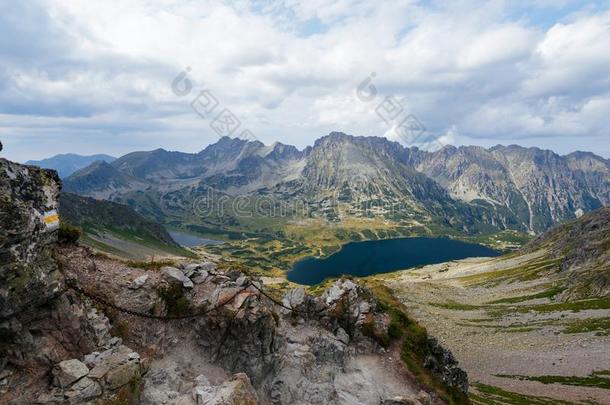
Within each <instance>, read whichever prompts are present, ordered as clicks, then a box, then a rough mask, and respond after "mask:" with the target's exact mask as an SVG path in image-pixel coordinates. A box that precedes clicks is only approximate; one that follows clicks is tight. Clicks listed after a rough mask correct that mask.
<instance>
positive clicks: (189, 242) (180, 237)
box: [167, 230, 224, 247]
mask: <svg viewBox="0 0 610 405" xmlns="http://www.w3.org/2000/svg"><path fill="white" fill-rule="evenodd" d="M167 232H168V233H169V236H171V237H172V239H173V240H174V241H176V243H178V244H179V245H181V246H185V247H195V246H201V245H219V244H221V243H224V242H223V241H221V240H214V239H205V238H202V237H200V236H197V235H192V234H190V233H184V232H179V231H169V230H168V231H167Z"/></svg>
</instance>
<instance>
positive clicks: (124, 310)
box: [66, 279, 252, 321]
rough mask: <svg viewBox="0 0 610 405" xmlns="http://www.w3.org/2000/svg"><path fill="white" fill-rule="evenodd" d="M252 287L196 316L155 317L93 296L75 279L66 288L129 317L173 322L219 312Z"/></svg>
mask: <svg viewBox="0 0 610 405" xmlns="http://www.w3.org/2000/svg"><path fill="white" fill-rule="evenodd" d="M250 285H252V283H250V282H248V284H247V285H246V286H245V287H243V288H242V289H241V290H239V291H238V292H236V293H235V294H233V295H232V296H231V297H230V298H229V299H228V300H226V301H224V302H222V303H221V304H219V305H217V306H215V307H212V308H208V309H206V310H204V311H200V312H197V313H194V314H185V315H154V314H149V313H146V312H140V311H134V310H132V309H128V308H123V307H120V306H118V305H116V304H114V303H112V302H109V301H107V300H105V299H104V298H101V297H99V296H96V295H94V294H91V293H90V292H88V291H85V290H83V289H82V288H80V287H79V286H78V285H76V281H75V280H73V279H70V280H66V286H67V287H68V288H70V289H71V290H73V291H75V292H77V293H79V294H81V295H83V296H85V297H87V298H89V299H91V300H92V301H94V302H96V303H98V304H100V305H102V306H105V307H107V308H111V309H114V310H116V311H119V312H122V313H125V314H128V315H133V316H138V317H140V318H148V319H156V320H160V321H171V320H178V319H189V318H197V317H200V316H204V315H207V314H209V313H211V312H213V311H217V310H219V309H221V308H222V307H224V306H226V305H228V304H229V303H231V302H232V301H233V300H234V299H235V298H236V297H237V296H238V295H239V294H241V293H242V292H244V291H245V290H246V289H247V288H248V287H249V286H250Z"/></svg>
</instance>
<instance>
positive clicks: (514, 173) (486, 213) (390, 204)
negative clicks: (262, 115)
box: [64, 132, 610, 234]
mask: <svg viewBox="0 0 610 405" xmlns="http://www.w3.org/2000/svg"><path fill="white" fill-rule="evenodd" d="M64 190H65V191H68V192H73V193H77V194H81V195H86V196H91V197H95V198H98V199H108V200H113V201H117V202H122V203H126V204H128V205H130V206H132V207H133V208H135V209H136V210H137V211H139V212H140V213H141V214H143V215H145V216H147V217H149V218H152V219H155V220H157V221H160V222H163V223H166V224H167V223H171V224H173V225H177V224H183V223H206V222H209V221H215V222H214V224H215V225H216V226H222V225H223V224H224V225H226V226H239V224H240V221H244V219H243V217H247V216H251V215H244V212H246V213H253V214H254V216H256V214H260V213H259V212H258V211H259V210H260V208H261V206H264V207H267V208H269V207H274V208H277V207H278V206H282V207H283V208H284V210H285V211H288V212H289V214H288V215H283V216H282V219H288V220H290V219H293V220H295V219H299V218H300V217H302V218H322V219H325V220H328V221H330V222H341V221H343V220H344V219H345V218H348V217H364V218H379V219H381V220H385V221H391V222H396V223H402V224H410V225H412V226H416V225H420V226H421V225H424V226H426V225H429V224H437V225H442V226H443V227H448V228H453V229H455V230H456V231H458V232H461V233H466V234H477V233H484V232H492V231H493V230H506V229H510V230H516V231H521V232H528V233H530V234H536V233H540V232H542V231H545V230H547V229H549V228H550V227H552V226H553V225H555V224H557V223H561V222H564V221H566V220H570V219H574V218H577V217H579V216H581V215H582V214H583V213H585V212H588V211H591V210H594V209H597V208H600V207H602V206H607V205H610V161H608V160H606V159H604V158H602V157H600V156H597V155H595V154H593V153H588V152H575V153H572V154H569V155H566V156H560V155H558V154H556V153H554V152H552V151H549V150H541V149H538V148H524V147H520V146H515V145H511V146H496V147H493V148H489V149H486V148H482V147H477V146H461V147H454V146H445V147H444V148H442V149H440V150H439V151H436V152H428V151H424V150H420V149H418V148H415V147H413V148H408V147H403V146H402V145H400V144H399V143H397V142H392V141H389V140H387V139H386V138H381V137H357V136H351V135H346V134H343V133H339V132H333V133H330V134H329V135H327V136H324V137H322V138H320V139H318V140H317V141H316V142H315V143H314V145H313V146H309V147H307V148H305V149H304V150H299V149H297V148H296V147H294V146H291V145H284V144H281V143H274V144H272V145H264V144H263V143H261V142H258V141H247V140H243V139H237V138H235V139H232V138H228V137H224V138H221V139H220V140H219V141H218V142H216V143H214V144H211V145H209V146H208V147H206V148H205V149H203V150H202V151H201V152H199V153H181V152H169V151H166V150H163V149H157V150H153V151H148V152H133V153H129V154H127V155H125V156H122V157H120V158H118V159H116V160H114V161H112V162H110V163H108V162H104V161H96V162H94V163H92V164H91V165H89V166H87V167H85V168H83V169H81V170H79V171H76V172H75V173H73V174H72V175H71V176H69V177H68V178H67V179H65V181H64ZM244 197H251V199H244ZM261 199H262V200H263V203H261ZM227 202H231V204H228V205H227V207H228V208H226V209H223V210H222V212H221V213H219V212H215V213H210V212H208V211H206V212H205V213H201V212H197V209H194V207H196V206H197V205H201V204H202V203H204V204H205V205H206V206H210V205H214V204H216V205H218V204H221V203H222V204H225V203H227ZM236 203H237V205H238V206H239V209H238V210H236ZM286 207H289V208H290V209H288V210H286ZM296 207H302V208H303V209H302V210H301V211H299V213H298V214H295V212H296V210H295V208H296ZM291 209H292V210H291ZM199 211H201V210H199ZM238 211H239V212H238ZM263 216H264V215H263ZM213 217H214V218H213Z"/></svg>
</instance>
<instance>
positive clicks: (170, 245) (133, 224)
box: [59, 193, 189, 256]
mask: <svg viewBox="0 0 610 405" xmlns="http://www.w3.org/2000/svg"><path fill="white" fill-rule="evenodd" d="M59 210H60V216H61V219H62V222H63V223H65V224H69V225H70V226H72V227H77V228H80V229H81V230H82V232H83V233H84V235H83V236H82V237H81V241H82V242H83V243H85V244H88V245H91V246H92V247H94V248H97V249H99V250H102V251H106V252H108V253H112V254H117V255H119V256H121V255H122V252H121V250H120V249H117V248H115V247H112V246H109V245H108V244H106V243H104V242H103V241H101V240H98V239H97V237H100V236H104V235H111V236H113V237H115V238H117V239H119V240H125V241H129V242H132V243H135V244H137V245H141V246H145V247H147V248H150V249H153V250H158V251H160V252H165V253H169V254H175V255H188V254H189V252H188V251H187V250H185V249H182V248H181V247H180V246H178V245H177V244H176V242H174V240H173V239H172V238H171V236H170V235H169V234H168V233H167V231H166V230H165V228H164V227H163V226H161V225H159V224H157V223H155V222H153V221H151V220H148V219H146V218H144V217H142V216H141V215H140V214H138V213H137V212H135V211H134V210H133V209H132V208H130V207H128V206H125V205H122V204H118V203H115V202H111V201H105V200H96V199H93V198H89V197H81V196H78V195H76V194H70V193H61V195H60V209H59Z"/></svg>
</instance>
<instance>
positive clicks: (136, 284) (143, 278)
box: [129, 274, 149, 290]
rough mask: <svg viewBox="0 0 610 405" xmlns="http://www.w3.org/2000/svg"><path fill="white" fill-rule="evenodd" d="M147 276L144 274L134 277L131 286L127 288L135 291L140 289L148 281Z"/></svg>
mask: <svg viewBox="0 0 610 405" xmlns="http://www.w3.org/2000/svg"><path fill="white" fill-rule="evenodd" d="M148 277H149V276H148V274H144V275H141V276H140V277H136V278H135V279H134V280H133V281H132V282H131V284H130V285H129V288H130V289H131V290H137V289H139V288H140V287H142V286H143V285H144V283H146V280H148Z"/></svg>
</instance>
